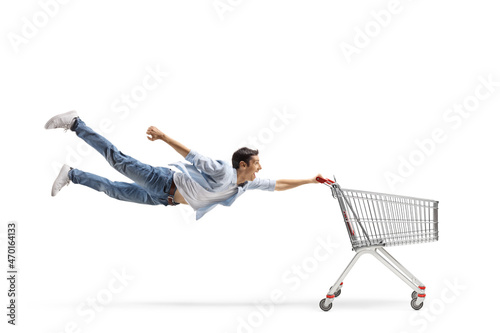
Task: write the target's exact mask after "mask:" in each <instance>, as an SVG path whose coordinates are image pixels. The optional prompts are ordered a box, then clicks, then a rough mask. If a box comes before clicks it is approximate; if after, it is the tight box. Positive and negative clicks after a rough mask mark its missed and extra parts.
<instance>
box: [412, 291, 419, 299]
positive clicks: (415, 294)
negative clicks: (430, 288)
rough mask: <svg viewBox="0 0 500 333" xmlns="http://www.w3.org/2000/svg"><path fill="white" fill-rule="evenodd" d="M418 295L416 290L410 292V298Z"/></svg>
mask: <svg viewBox="0 0 500 333" xmlns="http://www.w3.org/2000/svg"><path fill="white" fill-rule="evenodd" d="M417 297H418V293H417V292H416V291H414V292H412V293H411V298H412V299H414V298H417Z"/></svg>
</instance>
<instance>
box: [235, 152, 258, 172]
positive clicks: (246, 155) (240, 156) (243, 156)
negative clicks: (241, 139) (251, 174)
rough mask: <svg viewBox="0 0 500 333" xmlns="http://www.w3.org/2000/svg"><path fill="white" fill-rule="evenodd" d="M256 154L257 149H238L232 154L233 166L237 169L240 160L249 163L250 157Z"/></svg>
mask: <svg viewBox="0 0 500 333" xmlns="http://www.w3.org/2000/svg"><path fill="white" fill-rule="evenodd" d="M256 155H259V150H258V149H250V148H247V147H243V148H240V149H238V150H237V151H235V152H234V154H233V158H232V162H233V168H235V169H239V167H240V162H241V161H243V162H245V163H246V164H247V165H249V164H250V159H251V158H252V156H256Z"/></svg>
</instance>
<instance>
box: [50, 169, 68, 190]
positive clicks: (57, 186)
mask: <svg viewBox="0 0 500 333" xmlns="http://www.w3.org/2000/svg"><path fill="white" fill-rule="evenodd" d="M69 170H71V168H70V167H69V165H66V164H64V165H63V166H62V168H61V171H59V175H58V176H57V178H56V180H54V184H52V196H53V197H55V196H56V194H57V193H59V191H60V190H61V189H62V188H63V187H64V186H65V185H69V182H70V180H69V176H68V172H69Z"/></svg>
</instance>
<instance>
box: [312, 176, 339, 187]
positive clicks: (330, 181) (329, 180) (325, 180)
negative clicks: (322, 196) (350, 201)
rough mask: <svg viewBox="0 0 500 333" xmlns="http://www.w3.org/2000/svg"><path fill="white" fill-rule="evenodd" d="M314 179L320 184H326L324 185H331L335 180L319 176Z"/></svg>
mask: <svg viewBox="0 0 500 333" xmlns="http://www.w3.org/2000/svg"><path fill="white" fill-rule="evenodd" d="M316 180H317V181H318V182H320V183H322V184H326V185H333V184H335V182H334V181H333V180H331V179H328V178H321V177H316Z"/></svg>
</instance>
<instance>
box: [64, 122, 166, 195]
mask: <svg viewBox="0 0 500 333" xmlns="http://www.w3.org/2000/svg"><path fill="white" fill-rule="evenodd" d="M71 130H72V131H74V132H76V135H78V137H80V138H81V139H83V140H84V141H85V142H86V143H88V144H89V145H90V146H91V147H93V148H94V149H95V150H97V151H98V152H99V153H100V154H101V155H102V156H104V158H106V160H107V161H108V163H109V164H110V165H111V166H112V167H113V168H115V169H116V170H117V171H118V172H120V173H121V174H123V175H125V176H126V177H128V178H130V179H132V180H133V181H134V182H135V183H136V184H137V185H139V186H141V187H144V188H145V189H147V190H148V191H149V192H152V193H161V192H163V191H164V189H165V187H166V188H167V190H168V188H170V184H171V182H172V177H168V176H171V175H168V176H167V177H165V176H166V175H165V173H164V172H162V171H161V170H160V168H154V167H152V166H150V165H148V164H144V163H142V162H139V161H138V160H136V159H134V158H132V157H130V156H127V155H125V154H123V153H122V152H121V151H119V150H118V149H117V148H116V147H115V146H114V145H113V144H112V143H111V142H109V141H108V140H107V139H106V138H104V137H103V136H102V135H99V134H98V133H96V132H95V131H94V130H92V129H91V128H90V127H88V126H87V125H86V124H85V123H84V122H83V120H81V119H80V118H76V120H75V122H74V124H73V126H72V127H71ZM172 174H173V173H172Z"/></svg>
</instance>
